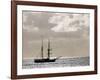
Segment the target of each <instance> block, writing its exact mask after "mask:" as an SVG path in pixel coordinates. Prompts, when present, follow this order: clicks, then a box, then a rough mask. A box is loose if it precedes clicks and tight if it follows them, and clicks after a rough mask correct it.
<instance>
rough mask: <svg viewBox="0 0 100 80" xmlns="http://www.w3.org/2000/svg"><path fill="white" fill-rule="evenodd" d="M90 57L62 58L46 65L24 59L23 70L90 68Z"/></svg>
mask: <svg viewBox="0 0 100 80" xmlns="http://www.w3.org/2000/svg"><path fill="white" fill-rule="evenodd" d="M89 64H90V63H89V57H77V58H61V59H57V60H56V61H55V62H46V63H34V59H24V60H23V61H22V68H23V69H31V68H50V67H67V66H68V67H73V66H88V65H89Z"/></svg>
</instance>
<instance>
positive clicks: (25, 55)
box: [11, 1, 97, 79]
mask: <svg viewBox="0 0 100 80" xmlns="http://www.w3.org/2000/svg"><path fill="white" fill-rule="evenodd" d="M11 4H12V5H11V13H12V14H11V16H12V17H11V78H12V79H26V78H43V77H58V76H72V75H89V74H97V6H96V5H78V4H64V3H46V2H32V1H12V3H11Z"/></svg>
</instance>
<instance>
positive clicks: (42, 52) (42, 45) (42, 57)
mask: <svg viewBox="0 0 100 80" xmlns="http://www.w3.org/2000/svg"><path fill="white" fill-rule="evenodd" d="M41 57H42V59H43V38H42V45H41Z"/></svg>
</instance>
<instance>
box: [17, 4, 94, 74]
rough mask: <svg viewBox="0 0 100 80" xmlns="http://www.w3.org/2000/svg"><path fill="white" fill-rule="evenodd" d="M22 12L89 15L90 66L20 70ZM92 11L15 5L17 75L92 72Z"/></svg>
mask: <svg viewBox="0 0 100 80" xmlns="http://www.w3.org/2000/svg"><path fill="white" fill-rule="evenodd" d="M22 10H32V11H52V12H75V13H90V53H91V54H90V66H84V67H64V68H45V69H22ZM93 61H94V10H93V9H77V8H60V7H43V6H42V7H40V6H24V5H17V75H28V74H41V73H42V74H43V73H59V72H60V73H61V72H81V71H94V62H93Z"/></svg>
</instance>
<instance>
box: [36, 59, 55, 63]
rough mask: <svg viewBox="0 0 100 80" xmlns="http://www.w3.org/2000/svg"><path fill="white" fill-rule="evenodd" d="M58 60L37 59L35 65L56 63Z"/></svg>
mask: <svg viewBox="0 0 100 80" xmlns="http://www.w3.org/2000/svg"><path fill="white" fill-rule="evenodd" d="M55 61H56V59H35V60H34V62H35V63H45V62H55Z"/></svg>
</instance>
